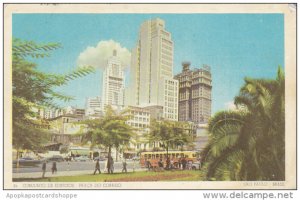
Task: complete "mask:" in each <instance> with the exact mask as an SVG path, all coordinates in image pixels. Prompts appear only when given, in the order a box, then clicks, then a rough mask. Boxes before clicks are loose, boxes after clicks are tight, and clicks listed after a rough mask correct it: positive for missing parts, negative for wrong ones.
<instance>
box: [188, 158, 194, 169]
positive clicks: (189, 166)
mask: <svg viewBox="0 0 300 200" xmlns="http://www.w3.org/2000/svg"><path fill="white" fill-rule="evenodd" d="M187 165H188V170H192V168H193V162H192V161H191V160H189V161H188V164H187Z"/></svg>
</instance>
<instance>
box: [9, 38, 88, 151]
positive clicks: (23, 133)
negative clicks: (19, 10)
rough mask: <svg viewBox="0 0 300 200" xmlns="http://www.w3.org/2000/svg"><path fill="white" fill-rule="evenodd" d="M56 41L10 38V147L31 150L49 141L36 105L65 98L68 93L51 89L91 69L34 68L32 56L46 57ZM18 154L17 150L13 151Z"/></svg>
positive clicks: (38, 106)
mask: <svg viewBox="0 0 300 200" xmlns="http://www.w3.org/2000/svg"><path fill="white" fill-rule="evenodd" d="M60 47H61V45H60V44H57V43H48V44H37V43H35V42H33V41H23V40H20V39H13V43H12V95H13V96H12V121H13V130H12V131H13V137H12V140H13V141H12V142H13V146H14V148H16V149H17V151H18V150H20V149H29V150H35V149H38V148H39V147H41V145H42V144H43V143H45V142H47V141H49V132H48V130H47V129H48V128H49V124H48V123H47V122H46V121H43V120H41V119H39V116H38V115H37V111H38V109H41V108H44V107H58V106H57V105H56V103H55V102H56V100H63V101H69V100H71V99H73V97H71V96H67V95H64V94H61V93H59V92H57V91H55V89H56V88H57V87H59V86H62V85H64V84H66V83H68V82H69V81H71V80H73V79H76V78H78V77H82V76H85V75H87V74H89V73H91V72H93V71H94V69H93V68H92V67H82V68H77V69H76V70H75V71H72V72H70V73H68V74H65V75H59V74H47V73H44V72H41V71H39V70H38V68H37V65H36V64H35V63H34V62H33V61H32V60H34V59H39V58H44V57H49V56H50V53H51V51H53V50H56V49H58V48H60ZM17 156H18V153H17Z"/></svg>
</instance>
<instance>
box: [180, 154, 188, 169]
mask: <svg viewBox="0 0 300 200" xmlns="http://www.w3.org/2000/svg"><path fill="white" fill-rule="evenodd" d="M186 164H187V161H186V159H185V157H183V158H182V160H181V165H182V169H183V170H185V169H186Z"/></svg>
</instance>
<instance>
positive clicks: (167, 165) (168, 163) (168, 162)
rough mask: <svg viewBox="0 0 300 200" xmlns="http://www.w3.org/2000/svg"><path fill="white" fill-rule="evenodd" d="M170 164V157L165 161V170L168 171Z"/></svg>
mask: <svg viewBox="0 0 300 200" xmlns="http://www.w3.org/2000/svg"><path fill="white" fill-rule="evenodd" d="M170 164H171V161H170V157H169V156H168V158H167V161H166V169H167V170H169V169H170V168H171V167H170Z"/></svg>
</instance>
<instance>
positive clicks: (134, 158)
mask: <svg viewBox="0 0 300 200" xmlns="http://www.w3.org/2000/svg"><path fill="white" fill-rule="evenodd" d="M132 160H134V161H139V160H140V158H139V157H138V156H135V157H133V158H132Z"/></svg>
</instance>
